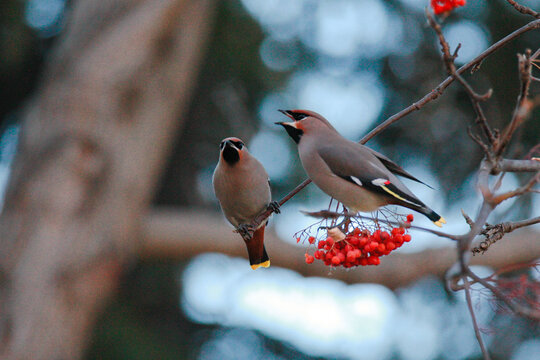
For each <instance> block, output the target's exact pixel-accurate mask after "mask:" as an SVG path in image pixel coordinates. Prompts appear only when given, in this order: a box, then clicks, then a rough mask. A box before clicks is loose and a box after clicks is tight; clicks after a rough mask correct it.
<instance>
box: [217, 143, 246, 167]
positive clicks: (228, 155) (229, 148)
mask: <svg viewBox="0 0 540 360" xmlns="http://www.w3.org/2000/svg"><path fill="white" fill-rule="evenodd" d="M245 148H246V146H245V144H244V142H243V141H242V140H240V139H239V138H237V137H228V138H225V139H223V140H222V141H221V143H220V144H219V149H220V153H221V157H222V158H223V160H225V162H226V163H227V164H229V165H234V164H236V163H237V162H238V161H240V159H242V155H243V152H244V151H245Z"/></svg>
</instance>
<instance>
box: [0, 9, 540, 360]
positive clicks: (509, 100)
mask: <svg viewBox="0 0 540 360" xmlns="http://www.w3.org/2000/svg"><path fill="white" fill-rule="evenodd" d="M520 3H522V4H523V5H527V6H530V7H532V8H534V9H537V10H538V8H540V1H538V0H521V1H520ZM427 5H428V1H427V0H334V1H314V0H295V1H290V0H265V1H260V0H237V1H235V0H230V1H216V2H215V5H214V6H215V7H216V9H215V11H214V12H213V13H212V16H213V17H214V18H213V19H212V22H213V25H212V28H211V35H210V39H209V41H208V43H207V48H206V49H205V53H204V58H203V62H202V64H200V66H201V68H200V70H199V71H200V73H199V76H198V79H197V80H196V83H195V89H194V93H193V95H192V98H191V100H190V102H189V106H188V112H187V115H186V116H185V119H184V126H183V127H182V128H181V129H180V130H179V131H178V133H177V134H176V135H175V140H174V145H173V147H172V149H171V152H170V154H169V157H168V159H167V165H166V167H165V171H164V172H163V174H162V176H161V178H160V181H159V184H158V187H157V189H156V191H155V197H154V200H153V206H155V207H156V208H159V209H165V208H166V209H175V208H182V209H190V210H193V211H201V212H204V213H209V212H210V213H213V214H215V215H216V216H215V218H216V219H217V220H216V221H217V222H219V226H225V225H224V224H225V219H224V218H223V217H222V216H221V215H219V213H218V212H219V206H218V203H217V200H216V199H215V196H214V194H213V189H212V184H211V181H212V173H213V170H214V167H215V165H216V163H217V159H218V145H219V142H220V140H221V139H222V138H224V137H227V136H237V137H240V138H242V139H243V140H244V141H245V142H246V144H247V146H248V148H249V149H250V151H251V153H252V154H254V155H255V156H256V157H257V158H258V159H259V160H260V161H261V162H262V163H263V165H264V166H265V167H266V169H267V171H268V173H269V175H270V178H271V183H272V186H273V196H274V198H275V199H279V198H281V197H282V196H284V195H285V194H286V193H287V192H288V191H290V190H291V189H292V188H293V187H295V186H296V185H297V184H298V183H299V182H301V181H302V180H303V179H304V178H305V173H304V171H303V169H302V167H301V164H300V162H299V159H298V156H297V153H296V146H295V145H294V143H293V142H292V141H291V140H290V138H288V136H287V135H286V133H285V132H284V131H283V130H282V129H281V128H278V127H277V126H275V125H274V124H273V123H274V122H275V121H282V120H283V115H281V114H280V113H278V112H277V109H302V108H304V109H311V110H314V111H317V112H319V113H321V114H323V115H324V116H325V117H326V118H327V119H329V120H330V122H332V123H333V124H334V125H335V127H336V128H337V129H338V131H340V132H341V133H342V134H344V135H345V136H346V137H347V138H349V139H351V140H359V139H360V138H361V137H362V136H363V135H364V134H366V133H367V132H368V131H369V130H371V129H372V128H373V127H374V126H376V125H377V124H378V123H380V122H382V121H384V120H385V119H386V118H387V117H389V116H390V115H392V114H394V113H396V112H398V111H399V110H401V109H403V108H404V107H407V106H408V105H410V104H411V103H413V102H414V101H417V100H418V99H420V98H421V97H422V96H424V95H425V94H426V93H428V92H429V91H431V90H432V89H433V88H434V87H436V86H437V84H439V83H440V82H441V81H442V80H443V79H444V78H445V77H446V73H445V71H444V68H443V66H442V62H441V60H440V55H439V45H438V41H437V39H436V37H435V36H434V34H433V31H432V30H431V29H430V28H429V27H428V26H427V25H426V20H425V15H424V9H425V7H426V6H427ZM71 6H72V2H71V1H65V0H26V1H23V0H3V1H2V3H1V4H0V9H1V11H0V54H1V62H0V79H1V84H2V86H1V88H0V91H1V94H0V99H1V101H0V119H1V129H2V135H1V138H0V187H1V188H3V189H5V187H6V184H7V181H8V178H9V175H10V165H11V163H12V160H13V158H14V155H15V153H16V149H17V140H18V135H19V128H20V120H21V118H22V116H23V113H24V109H25V105H26V103H27V101H28V100H29V99H31V98H32V97H34V96H36V95H38V94H39V93H38V90H39V84H40V82H39V80H40V79H42V77H43V69H44V64H45V63H46V61H48V59H49V57H50V54H51V53H50V52H51V50H52V49H54V46H55V44H56V42H57V40H58V39H61V37H62V34H63V31H64V29H65V28H66V24H69V16H70V8H71ZM527 21H529V19H528V18H526V17H525V16H523V15H521V14H519V13H517V12H516V11H515V10H514V9H513V8H511V7H510V6H509V5H508V3H507V2H506V1H504V0H493V1H487V0H470V1H469V2H468V3H467V5H466V6H465V7H463V8H459V9H457V10H456V11H454V12H453V13H452V14H451V15H450V16H449V17H447V18H446V19H444V23H443V30H444V34H445V36H446V37H447V40H448V41H449V43H450V45H451V46H452V47H455V46H457V44H458V43H461V44H462V46H461V50H460V52H459V57H458V58H457V61H456V62H457V63H458V64H459V65H462V64H464V63H466V62H468V61H470V60H471V59H472V58H474V57H475V56H476V55H477V54H479V53H480V52H481V51H482V50H484V49H485V48H487V47H488V46H489V45H490V44H492V43H493V42H495V41H497V40H499V39H500V38H502V37H503V36H505V35H507V34H508V33H510V32H511V31H513V30H515V29H517V28H518V27H520V26H522V25H524V24H525V23H526V22H527ZM539 45H540V34H539V32H538V31H531V32H528V33H527V34H525V35H523V36H521V37H520V38H518V39H517V40H516V41H514V42H512V43H510V44H509V45H508V46H506V47H505V48H503V49H501V50H500V51H498V52H497V53H496V54H495V55H493V56H491V57H490V58H489V59H488V60H487V61H485V62H484V63H483V64H482V67H481V70H480V71H478V72H477V73H475V75H474V76H472V77H470V82H471V84H472V85H473V86H474V87H475V88H476V89H477V91H479V92H483V91H486V90H487V89H489V88H493V90H494V95H493V97H492V99H491V100H490V101H489V103H488V104H487V105H486V106H485V111H486V116H487V118H488V119H489V121H490V123H491V124H492V126H493V127H496V128H502V127H504V125H505V124H506V123H507V122H508V120H509V119H510V117H511V114H512V111H513V108H514V106H515V99H516V97H517V94H518V91H519V79H518V72H517V61H516V60H517V58H516V53H518V52H519V53H523V52H524V50H525V49H526V48H531V49H532V50H533V51H535V50H536V48H538V46H539ZM538 90H539V89H538V84H533V87H532V89H531V93H532V96H534V95H536V96H538V94H539V91H538ZM539 115H540V112H539V111H538V109H537V110H536V111H535V112H534V113H533V114H532V116H531V119H530V120H529V121H528V122H527V123H525V124H524V125H523V126H522V127H521V128H520V130H519V132H518V134H517V135H516V139H515V141H514V142H513V145H512V147H511V152H510V154H511V157H513V158H523V157H524V156H525V155H526V154H527V152H528V151H529V150H530V149H531V148H532V147H533V146H534V145H536V144H537V143H538V141H539V138H540V137H539V134H540V122H539V121H538V117H539ZM474 118H475V115H474V113H473V110H472V108H471V106H470V101H469V99H468V97H467V95H466V93H465V92H464V91H462V90H461V88H460V87H459V86H457V85H456V84H453V85H452V86H450V87H449V88H448V89H447V90H446V91H445V93H444V95H443V96H442V97H441V98H439V99H438V100H437V101H433V102H431V103H430V104H428V105H427V106H426V107H425V108H423V109H422V110H421V111H418V112H415V113H413V114H411V115H409V116H408V117H407V118H405V119H403V120H402V121H400V122H399V123H397V124H395V125H393V126H392V127H390V128H389V129H388V130H386V131H385V132H383V133H382V134H380V135H378V136H377V137H376V138H375V139H373V140H372V141H370V142H369V144H368V145H369V146H370V147H372V148H374V149H376V150H378V151H380V152H382V153H384V154H385V155H387V156H389V157H390V158H392V159H394V160H395V161H396V162H397V163H399V164H400V165H402V166H403V167H404V168H405V169H406V170H408V171H409V172H411V173H413V174H415V175H416V176H417V177H418V178H419V179H421V180H423V181H425V182H426V183H428V184H430V185H431V186H433V187H434V188H435V189H436V190H431V189H429V188H427V187H423V186H421V185H420V186H417V184H415V183H412V182H408V183H407V185H408V186H409V187H410V188H411V189H412V190H413V192H415V193H416V194H417V195H418V197H419V198H421V199H423V201H424V202H426V203H427V204H429V205H430V206H431V207H432V208H433V209H435V210H436V211H437V212H439V213H441V214H443V215H444V217H445V218H446V219H447V221H448V225H447V226H446V227H445V230H446V231H447V232H450V233H461V232H464V231H466V230H467V225H466V224H465V223H464V221H463V220H462V217H461V212H460V209H464V210H465V211H466V212H467V213H469V214H472V215H474V214H475V212H476V211H477V210H478V206H479V204H480V202H479V200H480V198H479V196H478V194H477V193H476V190H475V188H474V183H475V177H474V176H475V170H476V169H477V167H478V164H479V161H480V160H481V156H482V153H481V151H480V149H479V148H478V146H477V145H476V144H475V143H474V142H473V141H471V139H470V138H469V137H468V135H467V131H466V128H467V126H468V124H471V123H472V122H473V121H474ZM523 179H524V178H523ZM523 179H522V178H520V177H519V176H514V175H512V174H509V175H507V176H506V177H505V179H504V182H503V185H502V188H503V189H512V188H515V187H516V186H518V185H519V184H520V183H522V182H523ZM328 201H329V198H328V197H327V196H326V195H324V194H323V193H322V192H320V191H319V190H318V189H317V188H316V187H315V186H313V185H310V186H308V187H307V188H306V189H304V190H303V191H302V192H301V193H299V194H298V195H297V196H296V197H294V198H293V199H292V200H291V201H289V202H288V203H287V204H286V205H285V206H283V208H282V214H281V215H279V216H274V217H273V219H272V220H271V225H270V227H271V231H272V232H275V236H272V237H271V239H270V241H268V244H267V248H268V251H269V253H270V257H271V258H273V257H275V258H278V259H279V258H280V256H281V255H283V254H279V253H276V252H277V251H278V249H282V247H280V246H279V245H278V244H277V243H273V242H272V241H274V242H279V241H283V242H289V243H290V247H287V249H294V250H293V252H294V253H290V254H286V255H287V256H289V257H291V256H292V257H295V258H297V260H299V262H295V264H294V266H290V268H289V269H288V268H286V267H281V266H272V267H271V268H269V269H263V270H257V271H252V270H251V269H250V268H249V265H248V262H247V260H246V259H245V258H240V257H234V256H230V255H226V254H223V253H218V252H204V251H196V254H195V252H192V253H190V252H188V253H189V255H186V256H185V257H183V258H181V257H175V256H171V257H170V258H167V257H164V258H157V257H152V256H149V257H148V258H144V259H142V260H140V261H138V262H136V263H135V264H133V265H132V266H131V267H130V269H129V271H127V272H126V273H125V274H124V278H123V280H122V282H121V287H120V289H119V291H118V294H117V296H115V298H114V299H113V300H112V301H111V302H110V303H109V305H108V306H107V307H106V310H105V312H104V313H103V314H101V315H100V317H99V321H98V324H97V326H96V327H95V329H94V331H93V333H92V336H91V339H88V341H89V342H90V344H91V345H90V346H89V348H88V350H87V352H86V355H85V358H86V359H204V360H210V359H216V360H217V359H248V358H249V359H253V358H258V359H280V360H281V359H312V358H313V359H327V358H328V359H426V360H428V359H479V358H481V353H480V349H479V347H478V344H477V342H476V339H475V337H474V333H473V328H472V325H471V320H470V316H469V314H468V311H467V307H466V303H465V299H464V297H463V296H462V294H461V293H453V292H449V291H447V290H446V289H445V286H444V282H443V281H442V277H441V275H442V274H441V273H440V271H439V273H436V274H431V275H430V274H423V273H422V272H420V275H418V276H411V277H410V278H409V279H408V280H407V281H403V282H401V281H398V280H396V281H390V280H385V281H381V283H379V284H377V283H374V282H373V281H368V282H369V283H366V282H357V281H354V280H350V279H354V276H352V275H350V274H348V272H349V273H350V272H365V271H366V269H364V268H358V269H352V270H349V271H348V272H346V271H345V270H330V269H319V270H318V271H319V274H318V276H305V275H306V272H307V271H309V270H305V269H302V267H303V268H305V267H309V266H310V265H307V264H302V260H303V257H304V252H305V247H306V245H305V244H298V245H296V241H295V239H294V238H293V234H294V233H295V232H297V231H299V230H301V229H303V228H305V227H306V226H308V225H310V224H311V223H313V222H314V220H313V219H310V218H307V217H305V216H303V215H302V214H301V213H300V212H299V210H312V211H313V210H319V209H322V208H324V207H326V206H327V205H328ZM538 209H540V196H539V195H538V194H536V195H535V196H524V197H521V198H519V199H515V200H509V201H508V202H507V203H504V204H503V205H501V206H500V207H499V208H497V210H496V211H495V213H494V214H493V216H492V218H490V222H492V223H496V222H498V221H501V220H504V221H507V220H517V219H523V218H527V217H531V216H538ZM416 219H417V220H415V222H416V223H417V225H421V226H422V225H424V226H428V227H429V226H431V225H430V223H429V221H424V219H421V217H420V216H418V217H416ZM216 226H217V225H216ZM538 230H539V229H538V227H537V228H536V229H532V230H531V231H532V233H528V235H527V236H533V237H536V238H538V235H537V234H538V233H537V232H534V231H538ZM412 238H413V240H412V241H411V242H410V243H408V244H406V246H404V247H402V248H401V249H400V250H399V251H396V253H400V254H396V256H400V255H403V256H406V255H407V254H410V255H411V256H414V257H411V258H410V259H416V260H415V261H418V263H416V264H412V265H413V267H415V268H417V267H422V266H423V263H422V262H423V261H424V260H423V259H424V258H423V257H422V256H425V259H426V260H425V261H428V260H429V261H435V262H437V261H438V259H429V254H443V252H439V253H430V252H429V251H433V249H435V248H440V249H448V248H449V247H451V246H452V243H451V242H450V241H445V240H442V239H439V238H435V237H433V236H431V235H429V234H425V233H421V232H415V231H413V232H412ZM192 241H193V242H196V241H197V239H196V238H194V239H193V240H192ZM237 241H238V242H241V239H240V237H238V239H237ZM293 246H296V247H293ZM209 250H211V249H209ZM449 253H451V250H448V251H447V252H446V253H444V254H449ZM415 254H416V255H415ZM419 254H420V255H419ZM422 254H425V255H422ZM485 256H486V257H487V256H489V252H488V253H487V254H486V255H485ZM533 256H536V257H540V254H533ZM393 259H394V255H392V256H388V257H385V258H384V259H382V262H383V263H392V262H393V261H394V260H393ZM396 259H398V257H396ZM277 263H278V264H279V265H283V263H285V261H281V262H280V261H279V260H278V261H277ZM285 265H286V263H285ZM381 266H382V265H381ZM299 267H301V269H299ZM476 270H478V273H479V274H485V275H488V274H489V273H490V272H492V270H493V269H492V268H490V267H482V268H477V269H476ZM369 271H371V273H374V272H376V271H377V269H370V270H369ZM442 271H444V270H442ZM525 273H526V274H527V276H530V277H536V279H539V278H540V277H539V274H538V273H537V272H535V271H529V272H525ZM309 275H316V274H312V273H310V274H309ZM387 278H390V279H391V278H392V274H389V275H388V276H387ZM338 279H339V280H338ZM344 279H345V281H343V280H344ZM346 279H349V280H346ZM474 295H475V298H474V301H475V309H476V311H477V316H478V320H479V323H480V326H481V328H482V331H483V333H484V335H485V337H486V340H487V343H488V346H489V348H490V350H491V351H492V354H493V357H494V358H495V359H514V360H525V359H538V356H540V338H539V336H540V328H539V326H538V324H537V323H533V322H531V321H527V320H525V319H521V318H517V317H515V316H513V315H512V314H510V313H508V312H507V311H504V309H501V308H500V306H498V305H497V303H496V302H495V301H494V300H492V299H491V298H490V297H489V295H486V294H485V293H484V292H482V291H477V292H475V293H474Z"/></svg>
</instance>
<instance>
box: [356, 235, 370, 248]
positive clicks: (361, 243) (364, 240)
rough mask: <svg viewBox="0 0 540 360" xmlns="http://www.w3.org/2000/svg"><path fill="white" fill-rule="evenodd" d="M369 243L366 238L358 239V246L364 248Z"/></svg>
mask: <svg viewBox="0 0 540 360" xmlns="http://www.w3.org/2000/svg"><path fill="white" fill-rule="evenodd" d="M368 242H369V240H368V238H367V237H365V236H363V237H361V238H360V242H359V243H358V246H360V247H364V246H366V244H367V243H368Z"/></svg>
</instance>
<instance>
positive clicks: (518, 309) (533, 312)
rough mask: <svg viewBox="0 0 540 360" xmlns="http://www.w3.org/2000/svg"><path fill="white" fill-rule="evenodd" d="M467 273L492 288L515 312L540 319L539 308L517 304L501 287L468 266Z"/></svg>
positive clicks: (489, 288) (486, 286)
mask: <svg viewBox="0 0 540 360" xmlns="http://www.w3.org/2000/svg"><path fill="white" fill-rule="evenodd" d="M467 275H468V276H470V277H471V278H472V279H473V280H474V281H476V282H477V283H479V284H481V285H482V286H484V287H485V288H487V289H488V290H490V291H491V292H492V293H493V295H495V296H496V297H497V298H499V299H500V300H502V301H503V302H504V303H505V304H506V305H507V306H508V307H509V308H510V309H511V310H512V311H513V312H514V313H516V314H518V315H521V316H523V317H526V318H529V319H533V320H540V310H538V309H530V308H528V307H525V306H522V305H519V304H516V303H515V302H513V301H512V300H511V299H510V298H509V297H508V296H506V295H505V294H504V293H503V292H502V291H501V290H500V289H498V288H497V287H496V286H493V285H492V284H490V283H489V282H488V281H486V280H485V279H482V278H481V277H479V276H478V275H476V274H475V273H473V272H472V271H471V270H470V269H469V268H467Z"/></svg>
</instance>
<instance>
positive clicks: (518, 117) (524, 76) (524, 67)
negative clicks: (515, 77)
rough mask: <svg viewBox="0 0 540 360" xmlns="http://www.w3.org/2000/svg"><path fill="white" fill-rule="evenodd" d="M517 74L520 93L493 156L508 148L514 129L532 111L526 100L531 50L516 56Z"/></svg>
mask: <svg viewBox="0 0 540 360" xmlns="http://www.w3.org/2000/svg"><path fill="white" fill-rule="evenodd" d="M518 60H519V62H518V65H519V74H520V80H521V91H520V93H519V96H518V100H517V104H516V108H515V110H514V114H513V116H512V120H511V121H510V124H509V125H508V126H507V127H506V129H504V131H503V133H502V134H501V139H500V142H499V144H498V145H497V146H496V147H495V155H497V156H500V155H501V154H502V153H503V151H504V150H505V149H506V146H508V143H509V142H510V139H511V138H512V135H513V134H514V132H515V131H516V129H517V128H518V127H519V125H521V124H522V123H523V121H525V119H526V118H527V117H528V116H529V114H530V112H531V110H532V102H531V101H530V100H529V99H528V98H527V96H528V95H529V88H530V85H531V69H532V66H531V64H532V62H531V50H529V49H527V51H526V52H525V55H521V54H518Z"/></svg>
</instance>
